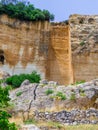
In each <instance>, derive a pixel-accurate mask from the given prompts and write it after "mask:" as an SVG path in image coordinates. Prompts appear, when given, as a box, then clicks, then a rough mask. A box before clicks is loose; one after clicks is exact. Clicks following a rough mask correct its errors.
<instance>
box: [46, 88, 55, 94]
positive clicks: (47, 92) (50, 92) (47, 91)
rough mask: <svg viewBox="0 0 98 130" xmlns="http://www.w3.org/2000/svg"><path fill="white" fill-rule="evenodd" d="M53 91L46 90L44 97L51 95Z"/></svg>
mask: <svg viewBox="0 0 98 130" xmlns="http://www.w3.org/2000/svg"><path fill="white" fill-rule="evenodd" d="M53 92H54V91H53V90H52V89H48V90H46V92H45V93H46V95H49V94H52V93H53Z"/></svg>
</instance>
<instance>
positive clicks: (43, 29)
mask: <svg viewBox="0 0 98 130" xmlns="http://www.w3.org/2000/svg"><path fill="white" fill-rule="evenodd" d="M49 27H50V25H49V23H48V22H33V23H32V22H23V21H22V22H21V21H19V20H16V19H11V18H8V17H7V16H6V15H2V16H0V51H1V53H2V54H0V55H1V56H2V55H3V56H4V58H5V60H4V63H3V62H0V69H3V70H5V71H7V72H9V73H10V74H19V73H31V72H32V71H33V70H36V71H37V72H38V73H40V74H41V77H43V78H44V77H45V75H46V66H47V65H46V64H47V62H46V61H47V49H48V46H49V36H48V34H49V33H48V32H49ZM45 34H46V35H45Z"/></svg>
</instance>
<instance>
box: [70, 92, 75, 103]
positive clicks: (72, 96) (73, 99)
mask: <svg viewBox="0 0 98 130" xmlns="http://www.w3.org/2000/svg"><path fill="white" fill-rule="evenodd" d="M70 100H72V101H75V100H76V95H75V93H72V94H71V96H70Z"/></svg>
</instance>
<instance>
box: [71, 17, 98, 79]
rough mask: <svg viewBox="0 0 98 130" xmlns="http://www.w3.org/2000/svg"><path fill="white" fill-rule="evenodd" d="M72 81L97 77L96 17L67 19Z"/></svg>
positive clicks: (97, 33) (97, 32) (97, 25)
mask: <svg viewBox="0 0 98 130" xmlns="http://www.w3.org/2000/svg"><path fill="white" fill-rule="evenodd" d="M69 23H70V29H71V31H70V33H71V47H72V63H73V71H74V80H75V81H80V80H86V81H89V80H91V79H94V78H97V77H98V15H95V16H94V15H93V16H89V15H72V16H70V18H69Z"/></svg>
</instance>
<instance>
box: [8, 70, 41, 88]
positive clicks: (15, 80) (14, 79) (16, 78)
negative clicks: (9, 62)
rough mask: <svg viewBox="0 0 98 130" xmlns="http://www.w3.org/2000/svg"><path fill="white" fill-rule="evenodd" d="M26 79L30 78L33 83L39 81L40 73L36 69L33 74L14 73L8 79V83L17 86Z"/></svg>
mask: <svg viewBox="0 0 98 130" xmlns="http://www.w3.org/2000/svg"><path fill="white" fill-rule="evenodd" d="M26 79H28V80H29V81H30V82H31V83H39V81H40V75H39V74H37V73H36V72H35V71H34V72H32V73H31V74H20V75H13V76H11V77H9V78H7V79H6V83H7V84H9V85H12V86H13V87H15V88H17V87H19V86H20V85H21V83H22V82H23V81H24V80H26Z"/></svg>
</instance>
